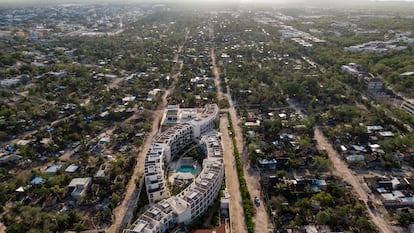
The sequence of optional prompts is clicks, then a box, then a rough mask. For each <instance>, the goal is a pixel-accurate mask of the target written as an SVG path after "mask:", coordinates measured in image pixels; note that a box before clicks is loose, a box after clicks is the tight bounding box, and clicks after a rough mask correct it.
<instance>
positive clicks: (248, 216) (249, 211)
mask: <svg viewBox="0 0 414 233" xmlns="http://www.w3.org/2000/svg"><path fill="white" fill-rule="evenodd" d="M227 115H228V119H229V124H230V132H231V133H232V135H231V138H232V141H233V148H234V152H233V153H234V158H235V160H236V169H237V177H238V179H239V184H240V193H241V196H242V200H243V210H244V217H245V220H246V225H247V231H248V232H249V233H253V232H254V223H253V220H252V218H253V204H252V201H251V197H250V194H249V191H248V190H247V185H246V180H245V179H244V172H243V163H242V161H241V158H240V154H239V149H238V148H237V144H236V137H235V131H234V125H233V121H232V119H231V116H230V114H227Z"/></svg>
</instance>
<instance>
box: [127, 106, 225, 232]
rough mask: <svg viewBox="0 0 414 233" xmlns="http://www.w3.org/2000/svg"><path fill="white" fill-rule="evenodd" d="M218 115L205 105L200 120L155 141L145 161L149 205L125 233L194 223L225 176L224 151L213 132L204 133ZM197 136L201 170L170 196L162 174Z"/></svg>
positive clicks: (155, 230)
mask: <svg viewBox="0 0 414 233" xmlns="http://www.w3.org/2000/svg"><path fill="white" fill-rule="evenodd" d="M217 116H218V107H217V105H208V106H206V111H205V113H204V114H203V115H202V116H201V117H200V118H197V119H195V120H193V121H191V122H187V123H182V124H179V125H176V126H174V127H172V128H170V129H168V130H166V131H165V132H163V133H162V134H161V135H160V136H159V137H157V138H156V139H155V140H154V143H153V145H152V147H151V149H150V150H149V151H148V154H147V158H146V160H145V181H146V188H147V194H148V198H149V201H150V204H152V205H151V207H150V208H149V209H148V210H146V211H145V212H144V213H143V214H142V215H141V216H140V217H139V218H138V219H137V220H136V221H135V222H134V223H133V224H132V226H131V227H130V228H129V229H125V230H124V233H132V232H134V233H165V232H168V231H169V230H170V229H171V228H172V227H173V226H175V225H177V224H179V223H189V222H191V221H193V220H194V219H195V218H197V217H199V216H200V215H202V214H203V213H204V212H205V211H206V210H207V208H208V207H209V206H210V205H211V204H212V203H213V202H214V199H215V198H216V197H217V195H218V193H219V191H220V188H221V184H222V180H223V177H224V164H223V149H222V145H221V140H220V137H218V136H217V133H216V132H214V133H213V134H210V135H205V133H206V132H211V130H213V129H214V120H215V119H216V118H217ZM167 132H168V133H167ZM200 137H201V139H200V143H201V144H202V148H203V151H204V152H205V153H206V155H207V157H206V159H204V161H203V169H202V171H201V173H200V174H199V175H198V176H197V177H196V178H195V179H194V181H193V183H191V184H190V185H189V186H188V187H187V188H185V189H184V190H183V191H182V192H181V193H179V194H178V195H177V196H174V197H170V194H169V192H168V188H167V186H166V174H165V171H166V169H167V166H168V163H169V161H170V159H171V156H174V155H175V153H177V152H179V151H180V150H181V149H183V148H184V147H185V146H186V145H188V144H189V143H190V142H191V141H192V140H194V139H196V138H200ZM158 201H159V202H158ZM156 202H158V203H156Z"/></svg>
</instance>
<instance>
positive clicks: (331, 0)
mask: <svg viewBox="0 0 414 233" xmlns="http://www.w3.org/2000/svg"><path fill="white" fill-rule="evenodd" d="M25 2H28V3H31V4H36V3H72V2H74V3H93V2H108V3H125V2H153V3H162V2H172V3H174V2H191V3H203V4H206V3H210V2H211V3H253V4H254V3H259V2H260V3H274V4H284V3H287V4H295V3H305V4H309V5H311V4H312V3H316V4H321V3H322V4H324V3H326V4H335V3H339V4H343V3H346V4H348V5H349V4H355V5H357V4H358V3H363V2H400V3H403V2H407V3H408V2H410V3H411V2H414V0H345V1H344V0H0V4H1V3H25Z"/></svg>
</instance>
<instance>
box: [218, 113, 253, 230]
mask: <svg viewBox="0 0 414 233" xmlns="http://www.w3.org/2000/svg"><path fill="white" fill-rule="evenodd" d="M228 125H229V120H228V118H227V116H223V117H221V118H220V132H221V133H222V135H221V140H222V143H223V151H224V169H225V174H226V180H225V182H226V188H227V191H228V192H229V193H230V226H231V229H232V232H240V233H247V226H246V224H245V221H244V210H243V205H242V203H243V201H242V198H241V193H240V184H239V180H238V179H237V170H236V161H235V160H234V155H233V142H232V140H231V138H230V136H229V130H228V129H227V126H228Z"/></svg>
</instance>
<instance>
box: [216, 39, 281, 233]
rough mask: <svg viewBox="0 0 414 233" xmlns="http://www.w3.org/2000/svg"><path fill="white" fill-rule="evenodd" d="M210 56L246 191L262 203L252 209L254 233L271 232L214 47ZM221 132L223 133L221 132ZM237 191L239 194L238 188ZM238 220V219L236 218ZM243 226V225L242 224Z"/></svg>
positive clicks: (241, 206)
mask: <svg viewBox="0 0 414 233" xmlns="http://www.w3.org/2000/svg"><path fill="white" fill-rule="evenodd" d="M210 56H211V61H212V62H211V63H212V65H213V73H214V76H215V78H214V84H215V85H216V87H217V90H218V98H219V99H221V98H223V97H224V96H225V97H227V98H228V100H229V104H230V108H228V109H223V110H225V111H226V110H227V111H228V112H229V114H230V115H231V118H232V121H233V127H234V130H235V137H236V144H237V148H238V150H239V153H240V155H241V159H242V162H243V164H244V169H243V172H244V178H245V179H246V184H247V189H248V191H249V193H250V196H251V198H252V199H253V198H254V197H258V198H259V199H260V202H261V203H262V204H261V205H259V206H257V207H254V208H256V210H255V215H254V217H253V222H254V232H260V233H262V232H263V233H265V232H269V231H272V229H273V226H272V224H271V223H270V221H269V217H268V216H269V215H268V214H267V210H266V208H265V205H264V201H263V199H262V197H261V195H260V194H261V186H260V182H259V181H260V174H259V172H258V171H257V170H256V169H254V168H253V167H251V166H250V162H249V160H248V157H247V155H246V153H244V141H243V133H242V130H241V127H240V126H239V119H238V117H237V113H236V109H235V108H234V104H233V101H232V99H231V96H230V95H229V94H224V93H223V92H222V90H221V85H220V73H219V70H218V68H217V64H216V55H215V50H214V47H212V48H211V51H210ZM227 90H228V93H230V88H229V87H227ZM226 126H227V125H226ZM220 129H221V127H220ZM226 129H227V128H226ZM221 132H223V131H221ZM223 137H224V138H225V137H228V133H227V134H226V135H224V136H223ZM232 151H233V149H232ZM233 159H234V158H233ZM226 172H227V170H226ZM226 174H227V173H226ZM236 175H237V174H236ZM231 177H232V180H231V182H232V183H235V180H234V179H235V177H237V176H231ZM233 177H234V178H233ZM226 179H229V178H228V177H227V176H226ZM227 182H228V181H227V180H226V183H227ZM238 183H239V182H237V184H238ZM238 191H239V192H240V187H238ZM230 193H232V192H231V191H230ZM252 201H253V200H252ZM230 203H231V199H230ZM233 204H234V203H233ZM236 205H239V206H240V208H241V209H242V210H243V203H242V202H241V201H240V202H236ZM233 208H234V209H235V210H238V209H240V208H238V207H233ZM238 219H240V218H238ZM243 219H244V218H243ZM238 222H241V221H237V224H239V223H238ZM234 224H236V221H234V219H233V220H232V226H233V225H234ZM243 225H245V224H244V222H243ZM237 227H238V228H240V227H241V226H237ZM233 232H240V231H233Z"/></svg>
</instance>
